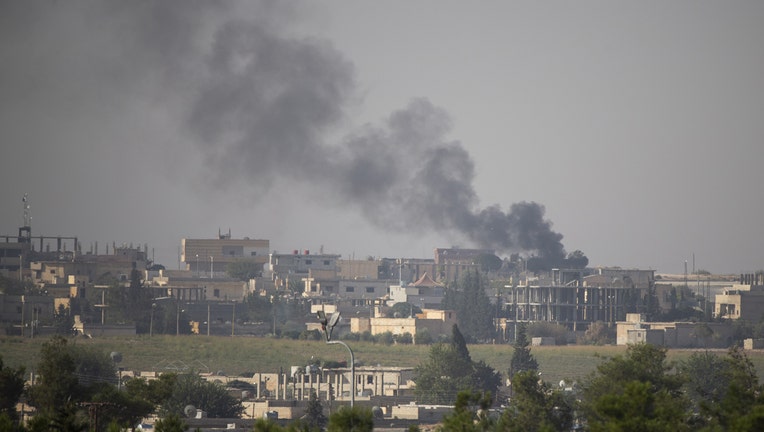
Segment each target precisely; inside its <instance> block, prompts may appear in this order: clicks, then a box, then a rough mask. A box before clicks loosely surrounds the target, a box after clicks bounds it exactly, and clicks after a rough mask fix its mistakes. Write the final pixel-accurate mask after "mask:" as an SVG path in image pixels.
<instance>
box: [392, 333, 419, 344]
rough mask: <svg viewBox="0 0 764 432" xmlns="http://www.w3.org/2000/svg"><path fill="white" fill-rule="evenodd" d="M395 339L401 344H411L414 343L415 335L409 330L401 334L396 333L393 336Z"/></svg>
mask: <svg viewBox="0 0 764 432" xmlns="http://www.w3.org/2000/svg"><path fill="white" fill-rule="evenodd" d="M393 340H394V341H395V343H399V344H407V345H410V344H412V343H414V337H413V336H411V333H409V332H406V333H403V334H400V335H395V336H393Z"/></svg>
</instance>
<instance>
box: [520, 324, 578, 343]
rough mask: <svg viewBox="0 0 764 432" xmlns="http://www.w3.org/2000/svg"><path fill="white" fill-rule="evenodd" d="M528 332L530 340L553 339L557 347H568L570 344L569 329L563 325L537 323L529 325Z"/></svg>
mask: <svg viewBox="0 0 764 432" xmlns="http://www.w3.org/2000/svg"><path fill="white" fill-rule="evenodd" d="M526 332H527V335H528V338H529V339H530V338H534V337H553V338H554V342H555V343H556V344H557V345H566V344H567V343H568V328H567V327H565V326H564V325H561V324H555V323H551V322H543V321H537V322H533V323H530V324H528V328H527V330H526Z"/></svg>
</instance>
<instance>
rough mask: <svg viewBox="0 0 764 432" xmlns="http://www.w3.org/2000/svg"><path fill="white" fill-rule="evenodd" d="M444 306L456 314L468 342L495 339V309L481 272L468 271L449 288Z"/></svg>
mask: <svg viewBox="0 0 764 432" xmlns="http://www.w3.org/2000/svg"><path fill="white" fill-rule="evenodd" d="M442 305H443V309H449V310H453V311H455V312H456V317H457V320H458V321H459V328H461V329H462V332H463V333H464V335H465V337H466V338H467V339H468V340H470V341H481V340H483V341H484V340H490V339H491V338H492V337H493V333H494V325H493V317H494V315H495V308H494V307H493V305H491V300H490V299H489V298H488V295H487V294H486V286H485V281H484V280H483V278H482V277H481V276H480V273H479V272H476V271H468V272H466V273H465V274H464V276H463V277H462V278H461V280H460V281H458V282H455V283H454V284H453V285H452V286H450V287H449V288H447V289H446V292H445V294H444V296H443V301H442Z"/></svg>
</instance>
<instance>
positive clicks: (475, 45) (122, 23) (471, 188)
mask: <svg viewBox="0 0 764 432" xmlns="http://www.w3.org/2000/svg"><path fill="white" fill-rule="evenodd" d="M282 3H284V2H279V3H270V2H264V3H256V2H240V3H236V2H224V3H213V2H189V1H175V2H173V1H163V2H146V1H134V2H121V1H120V2H117V1H113V2H86V1H79V2H78V1H73V2H54V1H50V2H26V1H6V2H2V3H0V145H1V146H2V147H1V150H2V151H1V153H0V154H1V155H2V157H1V158H0V164H2V165H1V166H2V168H1V169H0V182H1V183H2V184H3V185H4V186H3V188H0V199H1V200H2V202H3V205H2V207H0V233H2V234H14V233H15V232H16V230H17V227H18V226H19V225H20V224H21V223H22V221H23V219H22V215H23V212H22V202H21V198H22V196H23V194H24V193H28V194H29V197H30V203H31V212H32V217H33V219H32V230H33V235H41V234H42V235H51V236H54V235H62V236H78V237H79V238H80V240H81V241H82V242H83V243H84V245H83V249H85V250H87V249H88V248H89V245H90V244H91V243H94V242H98V243H99V249H100V252H103V251H104V248H105V244H106V243H111V242H112V241H114V242H117V243H118V244H121V243H134V244H143V243H148V244H149V248H150V249H151V250H153V251H154V252H155V254H156V260H157V261H158V262H161V263H163V264H165V265H167V266H168V267H170V268H175V267H176V266H177V250H178V247H179V245H180V239H181V238H183V237H196V238H198V237H201V238H207V237H214V236H215V235H217V232H218V228H220V229H222V230H223V231H227V230H228V229H229V228H230V229H231V231H232V234H233V236H234V237H237V238H240V237H245V236H248V237H250V238H266V239H269V240H270V242H271V248H272V249H274V250H277V251H279V252H289V251H291V250H292V249H310V250H311V251H318V250H319V248H321V247H322V246H323V249H324V251H325V252H330V253H339V254H342V255H343V256H344V257H347V256H351V255H355V257H356V258H359V257H365V256H367V255H374V256H386V257H397V256H407V257H431V256H432V250H433V248H435V247H449V246H454V245H460V246H463V247H472V246H488V247H494V248H497V249H501V250H504V251H507V252H510V251H513V250H516V251H521V252H525V253H548V254H554V253H560V252H561V249H562V248H564V250H565V251H566V252H571V251H573V250H576V249H580V250H582V251H584V253H586V254H587V256H588V257H589V259H590V264H591V265H605V266H613V265H618V266H622V267H640V268H652V269H655V270H658V271H659V272H677V273H679V272H682V271H683V266H684V262H685V260H687V261H689V262H690V265H691V263H692V256H693V254H695V259H696V266H697V267H698V268H702V269H707V270H710V271H714V272H729V273H738V272H743V271H755V270H759V269H762V268H764V263H763V262H762V259H761V258H762V257H763V256H764V242H762V241H761V240H760V239H762V238H764V224H762V223H761V222H760V217H759V215H760V214H761V213H762V210H764V209H763V208H762V207H764V202H763V201H762V193H761V192H760V187H761V185H763V184H764V170H762V169H761V167H760V166H761V164H762V160H763V158H762V155H763V153H764V150H762V148H763V147H762V145H761V143H760V141H761V140H762V138H763V137H764V121H763V120H764V85H763V84H764V83H762V77H764V27H763V26H762V25H761V23H762V22H764V3H761V2H703V1H701V2H698V1H691V2H690V1H686V2H684V1H676V2H663V1H646V2H610V1H603V2H594V1H584V2H504V1H501V2H498V1H497V2H492V1H488V2H480V3H474V2H456V1H454V2H451V1H418V2H404V1H393V2H371V1H359V2H338V1H330V2H320V3H317V2H288V7H289V8H288V9H286V6H285V4H282ZM539 251H541V252H539ZM503 254H504V253H502V255H503Z"/></svg>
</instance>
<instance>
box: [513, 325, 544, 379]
mask: <svg viewBox="0 0 764 432" xmlns="http://www.w3.org/2000/svg"><path fill="white" fill-rule="evenodd" d="M530 345H531V344H530V342H529V341H528V336H527V334H526V326H525V324H520V325H519V326H518V327H517V335H516V337H515V343H514V344H513V346H512V347H513V351H512V359H511V360H510V362H509V376H510V378H511V379H514V376H515V374H517V373H518V372H522V371H537V370H538V368H539V364H538V361H536V358H535V357H534V356H533V354H531V348H530Z"/></svg>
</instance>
